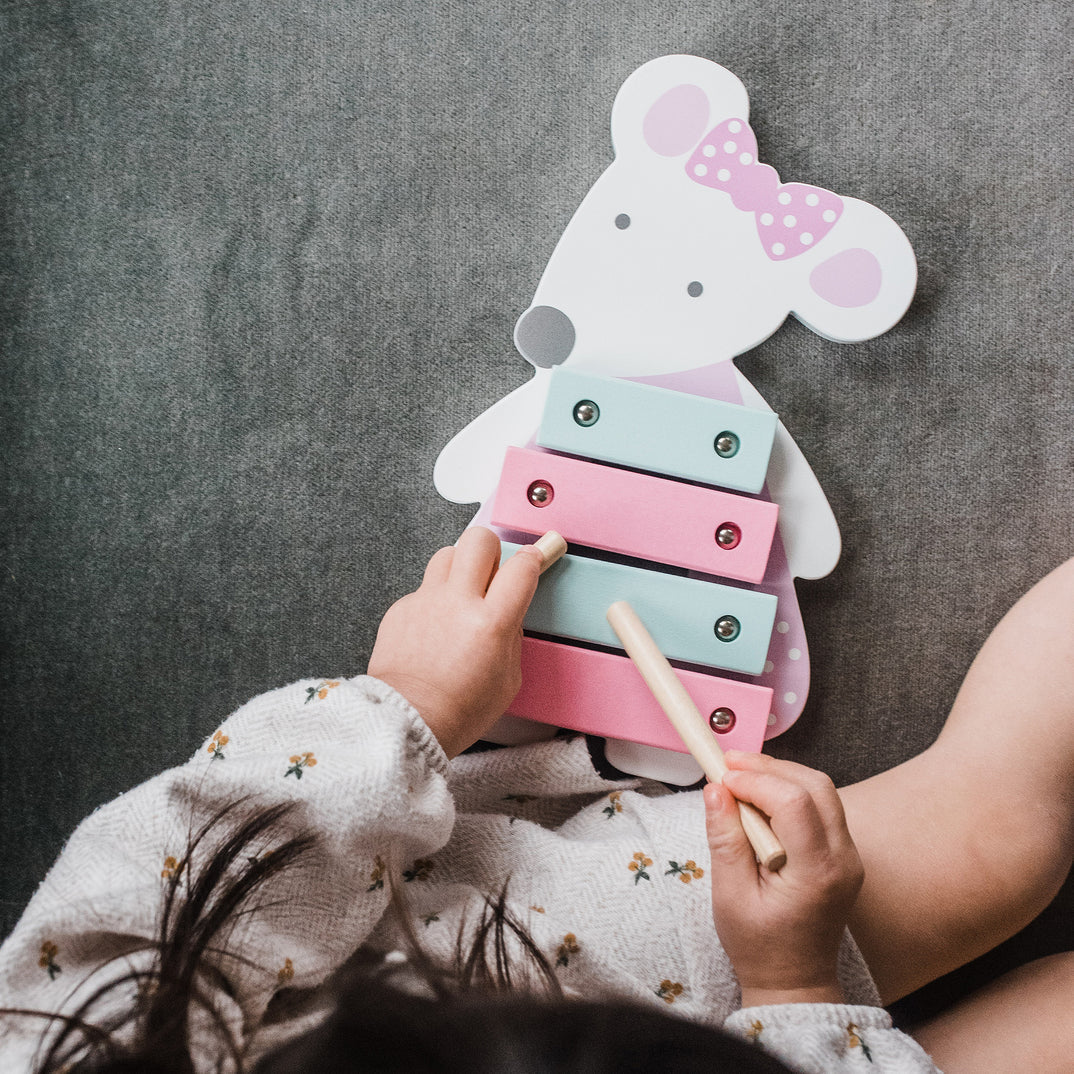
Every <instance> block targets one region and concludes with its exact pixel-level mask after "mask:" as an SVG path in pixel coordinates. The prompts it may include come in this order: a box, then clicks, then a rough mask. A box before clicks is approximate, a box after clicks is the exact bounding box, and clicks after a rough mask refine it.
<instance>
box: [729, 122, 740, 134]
mask: <svg viewBox="0 0 1074 1074" xmlns="http://www.w3.org/2000/svg"><path fill="white" fill-rule="evenodd" d="M727 129H728V130H729V131H730V132H731V133H732V134H738V132H739V131H740V130H742V124H741V123H739V121H738V120H737V119H732V120H731V122H730V123H728V124H727Z"/></svg>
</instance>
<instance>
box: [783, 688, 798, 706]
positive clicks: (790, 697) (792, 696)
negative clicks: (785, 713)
mask: <svg viewBox="0 0 1074 1074" xmlns="http://www.w3.org/2000/svg"><path fill="white" fill-rule="evenodd" d="M783 700H784V701H786V702H787V704H788V705H793V704H794V703H795V701H797V700H798V695H797V694H796V693H795V692H794V691H793V690H788V691H787V692H786V693H785V694H784V695H783Z"/></svg>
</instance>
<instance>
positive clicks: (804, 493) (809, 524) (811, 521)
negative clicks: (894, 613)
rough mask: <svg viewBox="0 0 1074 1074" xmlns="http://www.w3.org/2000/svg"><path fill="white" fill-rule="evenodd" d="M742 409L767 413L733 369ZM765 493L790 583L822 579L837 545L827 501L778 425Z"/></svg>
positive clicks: (832, 564) (756, 394)
mask: <svg viewBox="0 0 1074 1074" xmlns="http://www.w3.org/2000/svg"><path fill="white" fill-rule="evenodd" d="M735 375H736V379H737V381H738V387H739V390H740V391H741V393H742V402H743V403H744V404H745V405H746V406H751V407H757V408H758V409H765V410H771V409H772V408H771V407H770V406H769V405H768V404H767V403H766V402H765V400H764V397H763V396H762V395H761V393H760V392H759V391H757V389H756V388H755V387H754V386H753V385H752V384H751V383H750V382H749V381H748V380H747V379H746V377H745V376H743V374H742V373H741V371H740V370H739V369H738V368H737V367H736V369H735ZM767 483H768V492H769V495H770V496H771V497H772V499H773V500H774V501H775V502H776V503H778V504H779V532H780V536H781V537H782V538H783V546H784V548H785V550H786V552H787V564H788V566H789V568H790V572H791V575H792V576H793V577H795V578H823V577H824V576H825V575H826V574H830V573H831V572H832V570H833V569H834V568H835V565H836V563H837V562H838V560H839V552H840V548H841V541H840V537H839V525H838V523H837V522H836V521H835V515H834V514H833V513H832V509H831V506H830V505H829V504H828V498H827V497H826V496H825V495H824V490H823V489H822V488H821V487H820V482H819V481H818V480H817V478H816V475H815V474H814V473H813V470H812V468H811V467H810V465H809V463H808V462H806V460H805V456H804V455H803V454H802V451H801V449H800V448H799V447H798V445H797V444H796V443H795V442H794V438H793V437H792V436H791V434H790V433H789V432H787V430H786V428H785V427H784V425H783V422H780V423H779V425H778V426H777V427H776V438H775V441H774V443H773V445H772V459H771V461H770V462H769V464H768V482H767Z"/></svg>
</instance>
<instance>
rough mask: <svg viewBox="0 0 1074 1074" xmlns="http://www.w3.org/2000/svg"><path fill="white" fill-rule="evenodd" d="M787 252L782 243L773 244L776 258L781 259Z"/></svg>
mask: <svg viewBox="0 0 1074 1074" xmlns="http://www.w3.org/2000/svg"><path fill="white" fill-rule="evenodd" d="M786 252H787V247H786V246H784V245H783V243H781V242H774V243H772V253H774V254H775V255H776V257H780V256H782V255H783V254H785V253H786Z"/></svg>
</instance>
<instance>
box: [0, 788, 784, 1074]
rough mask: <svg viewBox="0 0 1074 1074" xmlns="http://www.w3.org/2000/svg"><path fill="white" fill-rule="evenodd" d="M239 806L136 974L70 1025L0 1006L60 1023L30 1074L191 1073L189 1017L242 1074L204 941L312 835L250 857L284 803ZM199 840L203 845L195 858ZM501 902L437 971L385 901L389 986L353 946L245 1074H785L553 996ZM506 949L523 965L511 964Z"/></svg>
mask: <svg viewBox="0 0 1074 1074" xmlns="http://www.w3.org/2000/svg"><path fill="white" fill-rule="evenodd" d="M243 804H244V803H243V802H236V803H234V804H233V805H232V806H230V807H228V808H227V809H225V810H223V811H221V813H220V814H218V815H217V816H216V817H214V818H213V819H212V820H211V821H210V822H209V823H207V824H206V825H205V826H204V827H203V828H202V829H201V830H200V831H198V832H197V833H196V834H194V835H193V836H192V838H191V839H190V842H189V848H188V851H187V853H186V855H185V856H184V858H183V860H182V861H181V862H180V863H179V864H178V866H177V867H176V868H175V869H174V870H173V872H172V876H171V877H170V878H169V883H168V885H167V888H166V891H165V895H164V901H163V905H162V908H161V920H160V928H159V930H158V936H157V939H156V941H155V943H154V944H153V945H152V946H153V948H154V950H155V958H154V961H153V965H152V967H151V968H150V969H148V970H142V971H133V972H131V973H128V974H126V975H123V976H121V977H120V978H119V979H117V980H114V981H111V982H109V983H108V984H107V985H105V986H102V987H101V988H100V989H98V990H97V992H96V993H94V994H93V995H92V996H91V997H90V998H89V999H87V1000H86V1002H85V1003H83V1004H82V1005H81V1006H80V1007H79V1009H78V1010H77V1011H76V1012H75V1013H74V1014H73V1015H70V1016H66V1015H56V1014H47V1013H44V1012H31V1011H7V1012H0V1013H9V1014H23V1015H34V1014H36V1015H38V1016H39V1017H44V1018H46V1019H48V1020H49V1021H50V1023H53V1022H57V1021H58V1022H59V1023H60V1029H59V1031H58V1032H57V1033H55V1036H54V1037H53V1039H51V1040H50V1041H49V1042H48V1046H47V1049H46V1051H45V1055H44V1059H43V1061H42V1063H41V1064H40V1065H39V1067H38V1071H39V1074H60V1072H63V1074H134V1072H138V1074H194V1072H195V1071H196V1070H197V1069H198V1065H197V1063H196V1060H195V1055H193V1054H192V1051H191V1049H192V1047H194V1046H195V1044H194V1042H192V1041H191V1039H190V1027H191V1020H192V1018H191V1016H192V1013H193V1012H194V1011H195V1010H197V1009H198V1008H199V1007H200V1008H201V1009H202V1010H204V1011H206V1012H208V1013H209V1015H210V1017H211V1019H212V1020H213V1023H214V1025H215V1026H216V1030H217V1032H218V1035H219V1038H220V1041H221V1042H222V1044H223V1049H222V1050H221V1049H212V1050H213V1051H214V1052H215V1054H223V1055H227V1056H228V1057H229V1058H230V1060H231V1064H232V1066H233V1069H234V1070H235V1071H237V1072H241V1071H243V1070H244V1069H246V1064H245V1063H244V1059H243V1056H242V1054H241V1051H240V1048H239V1046H238V1044H237V1042H236V1041H234V1039H233V1038H232V1036H231V1034H230V1031H229V1029H228V1027H227V1026H226V1025H225V1024H224V1022H223V1020H222V1019H221V1018H220V1017H219V1016H218V1015H217V1014H216V1012H215V1011H214V1009H213V1006H212V1003H211V1000H210V999H209V998H207V997H206V995H205V992H204V990H205V986H206V982H209V983H210V984H211V985H212V986H213V988H224V989H225V990H229V991H230V986H229V984H228V980H227V973H226V969H225V968H224V967H226V966H227V964H228V960H229V959H234V960H235V961H236V962H239V961H241V959H239V958H238V956H235V955H233V954H230V953H229V952H227V951H226V949H224V948H223V947H222V946H220V941H221V938H222V935H223V934H224V933H225V932H226V929H227V927H228V926H229V925H230V924H232V923H233V922H234V919H235V917H236V915H238V914H247V913H256V912H257V910H258V908H259V906H262V905H264V904H263V903H258V902H257V901H256V898H255V897H256V896H260V894H261V893H262V892H263V891H264V890H265V888H266V885H267V884H268V882H269V881H270V880H271V879H272V878H273V877H274V876H276V875H277V874H278V873H280V872H281V871H282V870H284V869H287V868H289V867H290V866H292V865H293V864H294V863H295V862H296V861H297V860H298V859H299V858H300V857H301V856H302V855H303V854H305V853H307V852H308V851H309V850H310V849H311V848H312V847H314V846H315V845H316V843H317V837H316V836H314V835H311V834H299V835H296V836H293V837H292V838H290V839H288V840H287V841H286V842H284V843H283V844H282V845H280V846H277V847H274V848H272V849H271V851H270V852H266V844H265V839H266V837H271V836H273V835H274V834H276V833H278V832H279V831H280V830H281V829H282V828H283V827H284V822H285V821H286V820H287V818H288V816H289V814H290V813H291V812H292V807H291V806H288V805H283V806H275V807H272V808H269V809H266V810H263V811H261V812H258V813H256V814H254V815H253V816H250V817H247V818H246V819H244V820H243V822H242V823H240V824H238V825H237V826H233V825H231V824H230V818H231V814H232V812H233V811H234V810H235V809H236V808H238V807H239V806H241V805H243ZM210 837H211V838H210ZM207 841H208V842H209V843H210V844H215V849H213V850H212V852H211V853H210V854H209V856H208V860H207V861H205V863H204V864H201V862H200V861H198V860H197V859H199V858H200V857H201V856H202V855H201V854H199V851H200V850H201V849H202V846H203V844H205V843H206V842H207ZM254 850H256V851H257V852H256V853H251V851H254ZM506 903H507V900H506V890H505V891H503V892H501V893H500V895H499V897H498V898H496V899H492V898H490V899H488V900H487V904H486V908H485V911H484V913H483V914H482V917H481V919H480V921H479V922H478V923H477V925H476V928H474V929H473V930H472V932H471V933H470V934H469V936H466V937H464V929H465V926H463V927H461V928H460V932H459V937H458V941H457V945H456V952H455V959H454V963H453V964H452V965H449V966H441V965H438V964H436V963H435V962H434V961H433V960H432V959H431V958H430V957H429V956H428V955H427V954H426V953H425V952H424V951H423V950H422V948H421V945H420V944H419V943H418V941H417V938H416V936H415V934H414V932H413V929H412V926H411V923H410V917H409V915H408V914H407V913H406V912H405V911H406V908H405V906H404V905H403V903H402V901H401V899H400V898H399V897H398V896H397V895H396V896H393V899H392V907H393V911H394V912H395V914H396V916H397V918H398V921H399V923H400V926H401V928H402V930H403V932H404V935H405V937H406V946H407V948H408V951H407V959H406V962H405V968H406V969H407V971H408V974H409V976H408V978H407V980H406V982H405V984H404V983H403V982H402V981H401V980H400V977H401V972H400V969H399V966H398V964H394V965H393V964H387V963H385V960H384V959H383V957H381V956H380V955H379V954H377V953H375V952H370V951H366V950H364V949H363V950H360V951H358V952H355V955H354V956H353V957H352V958H351V960H350V961H349V962H348V963H347V965H346V966H345V967H343V969H342V970H341V971H340V972H339V973H337V974H336V975H335V976H334V977H333V978H332V980H331V981H329V982H327V983H326V985H325V986H324V988H322V989H321V990H313V991H300V990H295V989H286V990H283V991H281V992H280V993H278V994H277V995H276V996H275V997H274V998H273V1001H272V1003H270V1005H269V1009H268V1011H267V1012H266V1015H265V1018H266V1021H267V1022H271V1021H274V1020H283V1019H286V1018H288V1017H289V1016H290V1015H291V1014H293V1013H294V1012H295V1011H297V1010H301V1009H303V1008H304V1007H305V1006H306V1005H310V1004H312V1005H313V1006H315V1007H316V1008H321V1007H324V1006H325V1005H327V1009H328V1011H329V1013H328V1014H327V1015H326V1016H325V1017H324V1018H323V1019H322V1020H321V1022H320V1023H319V1024H318V1025H317V1026H316V1027H315V1028H313V1029H312V1030H310V1031H308V1032H306V1033H304V1034H302V1035H300V1036H298V1037H296V1038H294V1039H292V1040H290V1041H288V1042H286V1043H285V1044H283V1045H282V1046H281V1047H280V1048H278V1049H277V1050H276V1051H274V1052H272V1053H271V1054H269V1055H267V1056H265V1057H264V1058H263V1059H262V1060H261V1061H260V1062H259V1063H258V1064H257V1067H256V1068H255V1074H308V1072H310V1071H316V1072H317V1074H359V1072H389V1071H391V1072H398V1074H402V1072H404V1071H406V1072H408V1074H424V1072H430V1074H431V1072H434V1071H435V1072H437V1074H452V1072H455V1071H458V1072H460V1074H461V1072H464V1071H465V1072H466V1074H551V1072H564V1074H605V1072H606V1074H612V1072H615V1074H633V1072H635V1071H637V1072H638V1074H641V1072H642V1071H644V1072H645V1074H651V1072H652V1071H654V1070H656V1071H661V1070H674V1071H675V1072H676V1074H693V1072H694V1071H696V1072H698V1074H701V1072H702V1071H704V1072H705V1074H718V1072H720V1071H727V1072H731V1071H734V1072H741V1074H754V1072H755V1074H786V1072H787V1070H788V1068H787V1067H785V1066H784V1065H783V1064H782V1063H780V1062H778V1061H777V1060H775V1059H773V1058H771V1057H770V1056H768V1055H767V1054H765V1053H764V1052H763V1051H761V1049H760V1048H758V1047H756V1046H755V1045H751V1044H747V1043H745V1042H744V1041H741V1040H738V1039H736V1038H733V1037H731V1036H729V1035H727V1034H725V1033H723V1032H721V1031H719V1030H716V1029H712V1028H707V1027H704V1026H700V1025H696V1024H694V1023H691V1022H687V1021H685V1020H684V1019H681V1018H676V1017H673V1016H672V1015H670V1014H664V1013H662V1012H660V1011H656V1010H652V1009H650V1008H646V1007H641V1006H638V1005H634V1004H626V1003H621V1002H610V1003H606V1002H583V1001H579V1000H569V999H565V998H564V997H563V995H562V991H561V989H560V987H559V982H558V980H557V978H556V975H555V972H554V970H553V969H552V967H551V965H550V964H549V962H548V960H547V959H546V958H545V956H544V954H543V953H542V952H541V950H540V949H539V947H538V946H537V945H536V944H535V943H534V941H533V939H532V937H530V935H529V934H528V932H527V931H526V929H525V928H524V927H523V926H522V925H521V924H520V923H519V922H517V921H516V920H514V919H513V918H512V917H511V915H510V913H509V911H508V910H507V905H506ZM512 940H513V941H517V945H520V946H521V950H522V953H523V956H524V957H523V958H522V959H521V960H515V961H514V962H513V961H512V958H511V957H510V956H509V949H510V947H512V946H516V944H514V943H513V942H511V941H512ZM519 962H521V965H520V964H519ZM520 978H524V987H525V989H526V990H525V991H522V990H520V989H519V987H518V986H519V985H520V983H523V982H520ZM132 984H133V985H135V986H137V992H138V1000H137V1001H136V1002H135V1003H133V1004H132V1007H131V1009H130V1010H129V1011H126V1012H124V1013H122V1014H120V1015H116V1016H111V1017H109V1018H107V1019H105V1020H104V1021H101V1022H96V1023H95V1022H94V1021H93V1017H94V1009H95V1008H96V1007H97V1006H98V1004H100V1003H101V1001H102V1000H103V999H104V998H105V997H106V996H107V995H108V994H109V993H110V992H111V991H112V990H113V989H115V988H118V987H122V986H124V985H128V986H129V985H132ZM121 1036H122V1039H120V1037H121ZM206 1050H210V1049H206Z"/></svg>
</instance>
